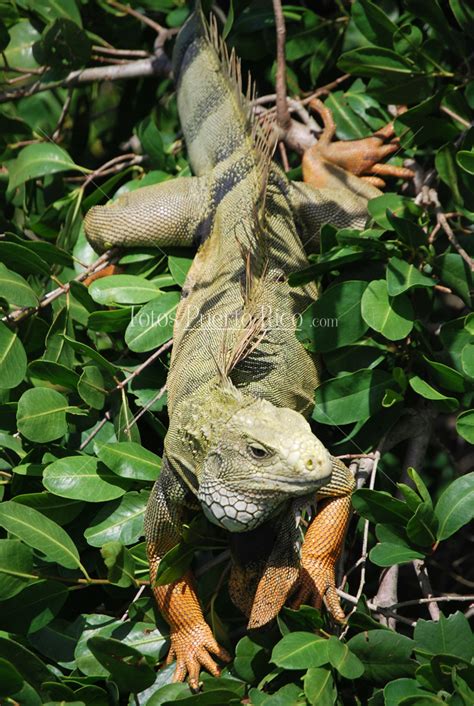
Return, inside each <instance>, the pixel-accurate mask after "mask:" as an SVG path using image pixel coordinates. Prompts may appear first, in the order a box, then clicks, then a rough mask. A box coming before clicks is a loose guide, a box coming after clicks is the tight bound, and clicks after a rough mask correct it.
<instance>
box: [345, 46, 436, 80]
mask: <svg viewBox="0 0 474 706" xmlns="http://www.w3.org/2000/svg"><path fill="white" fill-rule="evenodd" d="M337 65H338V67H339V68H340V69H341V71H345V72H347V73H349V74H352V73H353V74H357V75H358V76H369V77H370V76H382V77H383V78H384V79H390V77H392V76H395V77H397V78H398V77H402V76H404V77H406V78H410V77H411V76H413V75H416V74H417V73H423V72H422V71H417V69H416V66H415V65H414V64H412V63H411V62H409V61H407V60H406V59H404V58H403V57H401V56H399V55H398V54H396V53H395V52H394V51H392V50H391V49H383V48H382V47H362V48H360V49H353V50H352V51H348V52H346V53H345V54H343V55H342V56H341V58H340V59H339V61H338V62H337Z"/></svg>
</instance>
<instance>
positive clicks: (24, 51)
mask: <svg viewBox="0 0 474 706" xmlns="http://www.w3.org/2000/svg"><path fill="white" fill-rule="evenodd" d="M9 32H10V43H9V45H8V47H7V48H6V51H5V56H6V58H7V61H8V64H9V65H10V66H16V67H19V68H21V69H34V68H36V67H37V66H38V64H37V63H36V61H35V59H34V57H33V44H34V43H35V42H36V41H37V40H38V39H39V38H40V34H39V32H38V31H37V30H36V29H35V28H34V27H33V25H32V24H31V23H30V22H29V21H28V20H27V19H22V20H20V22H17V24H15V25H14V26H13V27H11V28H10V29H9Z"/></svg>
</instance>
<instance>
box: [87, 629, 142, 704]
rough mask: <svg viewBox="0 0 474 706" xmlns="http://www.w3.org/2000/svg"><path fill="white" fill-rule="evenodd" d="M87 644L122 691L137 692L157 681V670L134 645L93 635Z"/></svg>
mask: <svg viewBox="0 0 474 706" xmlns="http://www.w3.org/2000/svg"><path fill="white" fill-rule="evenodd" d="M87 644H88V646H89V648H90V650H91V652H92V654H93V655H94V657H96V659H97V660H98V661H99V662H100V664H102V665H103V666H104V667H105V669H106V670H107V672H108V673H109V674H110V677H111V678H112V680H113V681H114V682H115V683H116V684H117V686H118V688H119V689H120V690H121V691H125V692H130V691H131V692H132V693H134V694H136V693H137V692H139V691H143V690H144V689H147V688H148V687H149V686H151V685H152V684H153V682H154V681H155V672H154V671H153V670H152V669H151V667H149V666H148V665H147V663H146V661H145V659H144V657H143V655H142V654H141V653H140V652H139V651H138V650H135V649H134V648H133V647H130V646H129V645H125V644H123V643H122V642H120V641H119V640H114V639H112V638H105V637H99V636H94V637H91V638H90V639H89V640H88V642H87Z"/></svg>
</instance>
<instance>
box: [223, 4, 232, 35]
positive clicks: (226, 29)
mask: <svg viewBox="0 0 474 706" xmlns="http://www.w3.org/2000/svg"><path fill="white" fill-rule="evenodd" d="M233 24H234V4H233V2H232V0H230V3H229V11H228V13H227V19H226V21H225V25H224V27H223V29H222V39H227V36H228V34H229V32H230V30H231V29H232V25H233Z"/></svg>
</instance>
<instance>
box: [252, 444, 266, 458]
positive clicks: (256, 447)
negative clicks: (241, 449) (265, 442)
mask: <svg viewBox="0 0 474 706" xmlns="http://www.w3.org/2000/svg"><path fill="white" fill-rule="evenodd" d="M248 450H249V452H250V454H251V455H252V456H253V457H254V458H265V456H268V451H267V449H266V448H265V447H264V446H261V445H260V444H256V443H253V444H249V445H248Z"/></svg>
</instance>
